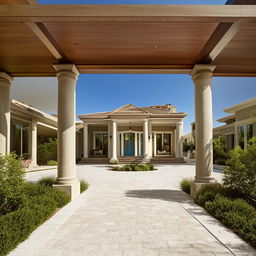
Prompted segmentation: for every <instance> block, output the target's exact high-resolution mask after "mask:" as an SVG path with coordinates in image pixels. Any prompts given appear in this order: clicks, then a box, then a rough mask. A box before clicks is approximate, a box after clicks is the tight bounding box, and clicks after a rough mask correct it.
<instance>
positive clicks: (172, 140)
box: [171, 128, 175, 156]
mask: <svg viewBox="0 0 256 256" xmlns="http://www.w3.org/2000/svg"><path fill="white" fill-rule="evenodd" d="M171 151H172V152H171V155H172V156H174V155H175V130H174V128H172V136H171Z"/></svg>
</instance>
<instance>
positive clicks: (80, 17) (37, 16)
mask: <svg viewBox="0 0 256 256" xmlns="http://www.w3.org/2000/svg"><path fill="white" fill-rule="evenodd" d="M248 18H250V20H251V18H254V22H255V21H256V6H255V5H244V6H243V5H0V21H5V22H8V21H12V22H46V21H47V22H65V21H126V22H129V21H159V22H160V21H177V22H188V21H189V22H236V21H240V22H242V21H248ZM251 21H252V20H251Z"/></svg>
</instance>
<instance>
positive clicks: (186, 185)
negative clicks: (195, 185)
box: [180, 179, 192, 194]
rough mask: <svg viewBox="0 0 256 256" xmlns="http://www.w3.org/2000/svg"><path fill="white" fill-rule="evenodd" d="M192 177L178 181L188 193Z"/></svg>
mask: <svg viewBox="0 0 256 256" xmlns="http://www.w3.org/2000/svg"><path fill="white" fill-rule="evenodd" d="M191 183H192V179H183V180H182V181H181V182H180V188H181V189H182V190H183V191H184V192H185V193H187V194H190V187H191Z"/></svg>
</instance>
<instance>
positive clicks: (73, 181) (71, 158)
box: [54, 64, 80, 200]
mask: <svg viewBox="0 0 256 256" xmlns="http://www.w3.org/2000/svg"><path fill="white" fill-rule="evenodd" d="M54 68H55V69H56V71H57V78H58V175H57V180H56V184H54V187H56V188H57V189H60V190H62V191H66V192H67V193H68V194H69V195H70V196H71V200H73V199H75V198H76V197H77V196H78V195H79V194H80V184H79V181H78V180H77V176H76V145H75V144H76V128H75V118H76V108H75V103H76V102H75V99H76V81H77V79H78V75H79V72H78V70H77V68H76V66H75V65H73V64H57V65H54Z"/></svg>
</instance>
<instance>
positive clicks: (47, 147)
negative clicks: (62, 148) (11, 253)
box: [37, 138, 57, 165]
mask: <svg viewBox="0 0 256 256" xmlns="http://www.w3.org/2000/svg"><path fill="white" fill-rule="evenodd" d="M51 160H53V161H54V162H56V161H57V139H52V138H49V140H48V141H47V142H45V143H42V144H38V148H37V162H38V164H40V165H46V164H47V162H48V161H51Z"/></svg>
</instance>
